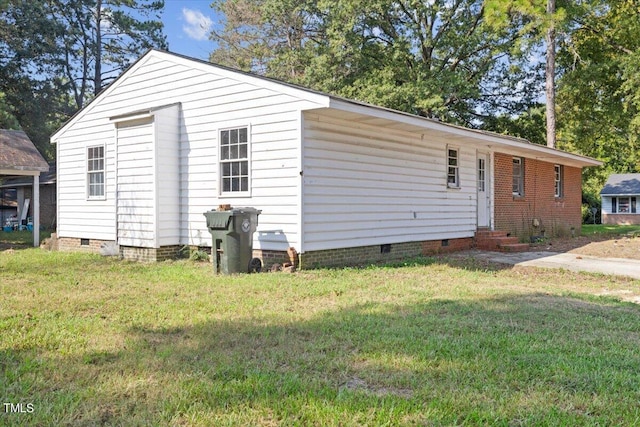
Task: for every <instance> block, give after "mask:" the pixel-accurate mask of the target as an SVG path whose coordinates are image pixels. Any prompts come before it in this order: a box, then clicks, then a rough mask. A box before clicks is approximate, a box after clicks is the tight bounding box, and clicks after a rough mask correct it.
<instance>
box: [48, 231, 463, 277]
mask: <svg viewBox="0 0 640 427" xmlns="http://www.w3.org/2000/svg"><path fill="white" fill-rule="evenodd" d="M85 243H87V244H85V245H81V239H76V238H68V237H63V238H59V239H58V248H59V250H62V251H65V250H66V251H87V252H92V253H100V248H101V246H102V245H103V244H113V242H109V241H105V240H95V239H89V240H88V242H85ZM472 247H473V238H472V237H468V238H462V239H445V240H431V241H422V242H405V243H393V244H389V245H372V246H359V247H353V248H341V249H328V250H323V251H310V252H306V253H304V254H299V263H300V265H299V268H305V269H310V268H320V267H344V266H356V265H365V264H375V263H383V262H391V261H399V260H403V259H409V258H415V257H417V256H421V255H435V254H439V253H448V252H455V251H462V250H466V249H471V248H472ZM183 248H184V246H183V245H172V246H163V247H161V248H157V249H154V248H139V247H131V246H120V256H121V257H122V258H123V259H127V260H133V261H142V262H156V261H164V260H167V259H175V258H178V257H179V256H180V252H181V250H182V249H183ZM192 249H198V250H204V251H206V252H210V250H211V248H210V247H195V246H194V247H192ZM253 256H254V257H256V258H260V259H261V260H262V264H263V269H264V270H265V271H268V270H269V269H270V268H271V266H272V265H273V264H285V263H287V262H289V261H290V258H289V254H288V253H287V252H286V251H270V250H261V249H254V250H253Z"/></svg>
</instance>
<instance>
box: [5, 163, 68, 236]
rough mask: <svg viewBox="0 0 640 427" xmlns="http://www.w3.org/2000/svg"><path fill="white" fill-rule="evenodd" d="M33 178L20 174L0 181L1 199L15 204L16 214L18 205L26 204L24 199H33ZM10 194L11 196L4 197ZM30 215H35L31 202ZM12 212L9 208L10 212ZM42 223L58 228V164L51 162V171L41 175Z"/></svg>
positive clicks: (46, 226)
mask: <svg viewBox="0 0 640 427" xmlns="http://www.w3.org/2000/svg"><path fill="white" fill-rule="evenodd" d="M32 189H33V179H31V177H26V176H19V177H14V178H9V179H4V180H2V182H0V201H2V200H6V201H7V205H15V206H16V209H14V214H15V215H18V213H17V207H18V206H24V200H25V199H29V200H33V190H32ZM4 195H8V196H9V197H6V196H5V197H3V196H4ZM28 209H29V210H28V213H27V216H28V217H33V210H34V205H33V203H30V204H29V207H28ZM8 212H11V211H10V210H7V212H5V213H8ZM40 225H41V226H43V227H44V228H47V229H55V228H56V164H55V162H49V171H48V172H43V173H42V174H41V175H40Z"/></svg>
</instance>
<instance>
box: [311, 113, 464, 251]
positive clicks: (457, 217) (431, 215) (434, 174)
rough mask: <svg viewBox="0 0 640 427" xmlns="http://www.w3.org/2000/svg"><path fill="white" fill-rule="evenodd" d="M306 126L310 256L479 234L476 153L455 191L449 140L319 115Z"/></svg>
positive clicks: (462, 168)
mask: <svg viewBox="0 0 640 427" xmlns="http://www.w3.org/2000/svg"><path fill="white" fill-rule="evenodd" d="M304 127H305V130H304V146H303V152H304V165H303V170H304V185H303V188H304V193H303V196H302V198H303V201H304V202H303V203H304V207H303V231H304V249H305V251H313V250H324V249H332V248H346V247H354V246H367V245H377V244H390V243H391V244H392V243H398V242H408V241H422V240H439V239H453V238H462V237H472V236H473V234H474V232H475V229H476V198H477V193H476V186H475V183H476V177H475V174H476V168H475V161H476V160H475V149H469V150H465V149H464V148H461V149H460V150H459V162H460V163H459V166H460V168H459V173H460V182H463V183H464V182H466V183H469V185H468V186H464V185H463V186H461V187H460V190H459V191H448V189H447V155H446V151H447V142H446V140H445V139H444V138H443V137H438V136H433V137H430V136H429V135H428V134H425V135H424V137H422V136H421V135H420V134H412V133H408V132H402V131H399V130H390V129H386V128H382V127H377V126H371V125H365V124H356V123H354V122H352V121H349V120H348V119H342V118H339V117H332V116H329V115H324V114H321V113H312V112H308V113H305V115H304Z"/></svg>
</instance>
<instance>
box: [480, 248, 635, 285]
mask: <svg viewBox="0 0 640 427" xmlns="http://www.w3.org/2000/svg"><path fill="white" fill-rule="evenodd" d="M469 253H470V254H472V256H474V257H477V258H482V259H486V260H488V261H492V262H499V263H503V264H511V265H519V266H529V267H543V268H562V269H565V270H571V271H584V272H588V273H601V274H608V275H615V276H626V277H632V278H634V279H640V261H639V260H633V259H623V258H599V257H594V256H589V255H578V254H572V253H557V252H520V253H501V252H488V251H476V250H474V251H470V252H469Z"/></svg>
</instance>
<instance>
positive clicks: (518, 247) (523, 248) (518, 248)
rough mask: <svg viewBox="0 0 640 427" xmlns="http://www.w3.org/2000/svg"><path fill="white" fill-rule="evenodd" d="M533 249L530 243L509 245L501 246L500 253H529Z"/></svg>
mask: <svg viewBox="0 0 640 427" xmlns="http://www.w3.org/2000/svg"><path fill="white" fill-rule="evenodd" d="M530 249H531V245H530V244H528V243H509V244H506V245H501V246H500V252H527V251H528V250H530Z"/></svg>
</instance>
